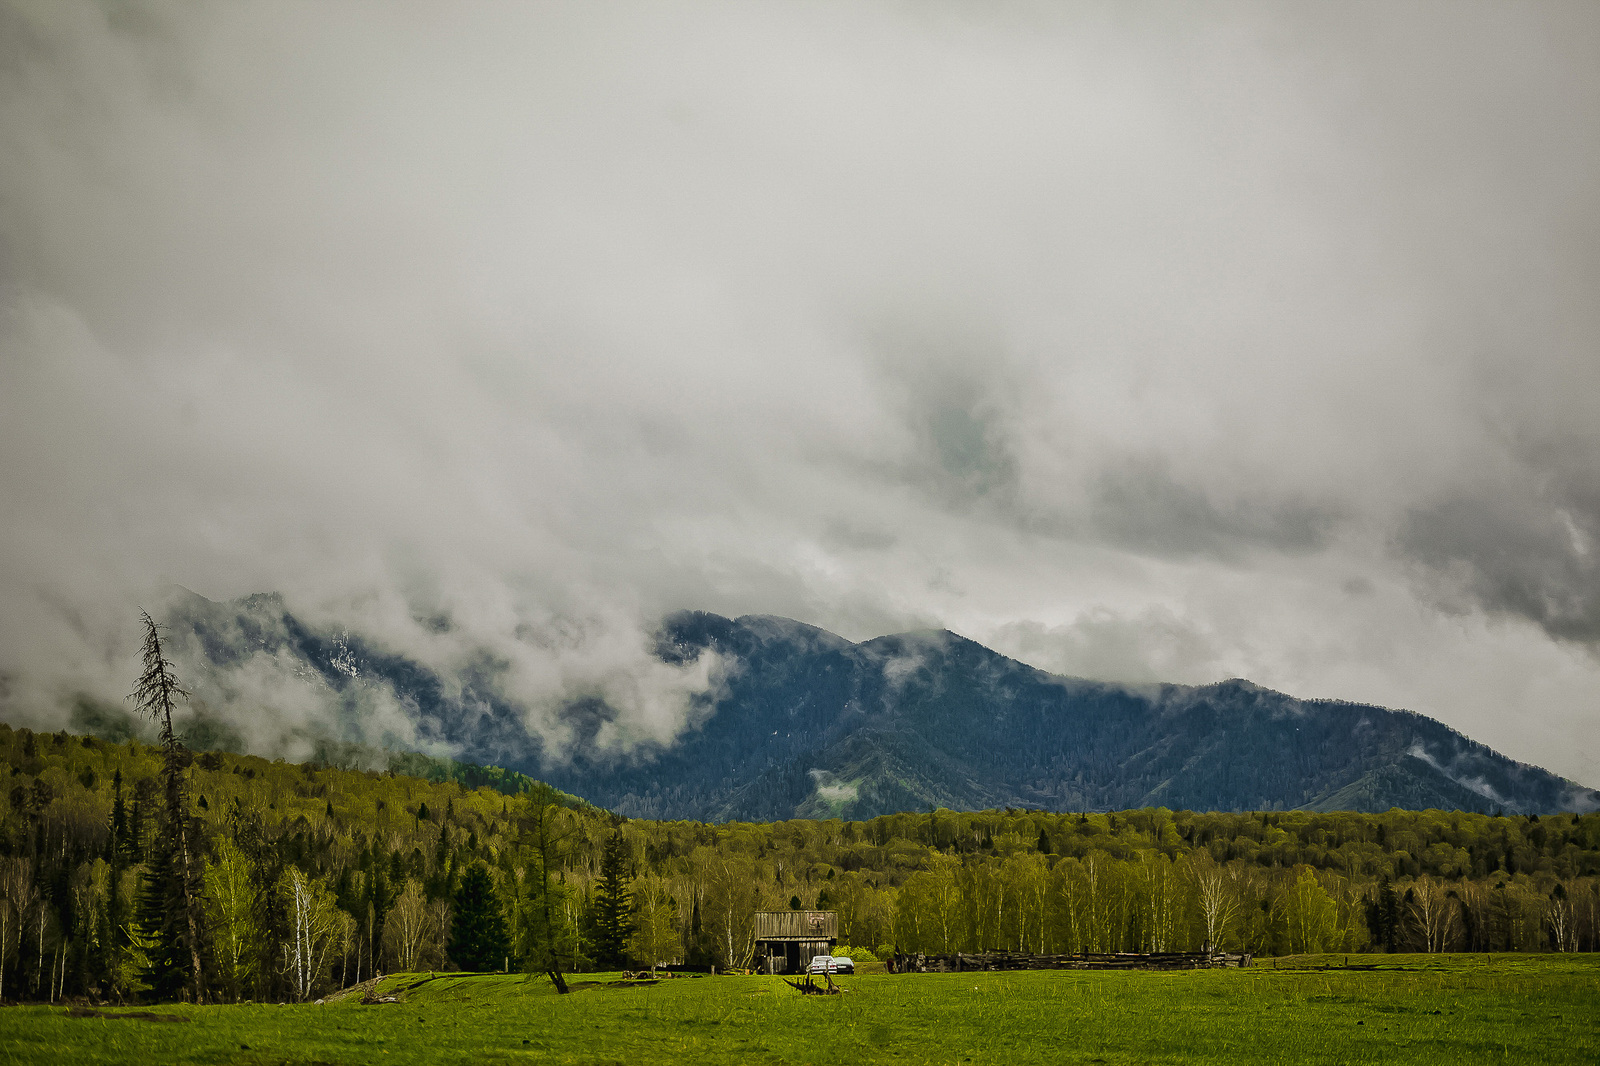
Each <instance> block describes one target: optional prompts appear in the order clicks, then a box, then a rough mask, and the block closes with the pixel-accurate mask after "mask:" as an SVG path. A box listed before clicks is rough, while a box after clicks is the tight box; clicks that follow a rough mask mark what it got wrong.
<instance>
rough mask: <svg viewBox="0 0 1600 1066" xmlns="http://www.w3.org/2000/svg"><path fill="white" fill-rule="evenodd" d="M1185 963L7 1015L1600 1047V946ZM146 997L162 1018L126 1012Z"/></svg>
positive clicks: (1116, 1044)
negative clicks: (1579, 950) (807, 983)
mask: <svg viewBox="0 0 1600 1066" xmlns="http://www.w3.org/2000/svg"><path fill="white" fill-rule="evenodd" d="M1344 963H1345V957H1344V956H1302V957H1298V958H1292V959H1279V960H1276V962H1274V960H1271V959H1268V960H1262V961H1259V962H1258V963H1257V965H1256V966H1254V967H1252V968H1250V969H1246V970H1215V971H1187V972H1179V973H1126V972H1121V973H1110V972H1062V971H1045V972H1025V973H980V974H908V975H901V976H890V975H886V974H863V975H860V976H856V977H848V978H842V979H840V984H841V985H843V986H844V987H845V988H846V989H847V991H846V993H845V994H844V995H840V996H834V997H818V996H801V995H799V994H797V993H795V992H793V991H791V990H790V989H789V987H788V986H787V985H785V984H784V983H783V982H782V981H781V980H780V979H778V978H775V977H702V978H685V977H675V978H672V979H670V980H662V981H659V982H657V983H654V984H624V983H621V982H619V981H618V975H616V974H605V975H578V976H577V977H575V978H574V982H575V990H574V992H573V993H572V994H571V995H568V996H564V997H563V996H557V995H556V994H555V993H554V991H553V989H551V987H550V985H549V983H548V982H547V981H545V980H543V979H540V980H537V981H532V982H530V981H528V980H527V979H526V978H523V977H521V976H518V975H510V976H506V975H499V974H486V975H445V976H436V977H433V978H431V979H429V978H428V975H425V974H423V975H416V974H402V975H398V976H393V977H389V978H387V979H385V981H384V982H383V986H382V988H381V990H380V994H390V993H393V994H398V995H399V997H400V1000H401V1001H400V1002H398V1003H391V1004H376V1005H363V1004H361V1003H360V1001H359V998H358V997H356V996H349V997H346V998H345V999H343V1000H340V1001H337V1002H330V1003H328V1004H327V1005H326V1006H316V1005H312V1004H305V1005H293V1006H273V1005H241V1006H207V1007H199V1008H196V1007H188V1006H182V1005H176V1006H158V1007H153V1008H126V1009H110V1010H108V1011H106V1012H104V1013H103V1014H99V1015H94V1016H89V1017H72V1016H70V1015H69V1013H68V1011H67V1009H64V1008H61V1007H42V1006H33V1007H11V1008H6V1009H3V1010H0V1062H3V1063H12V1062H16V1063H50V1064H52V1066H57V1064H59V1063H61V1062H62V1061H70V1062H72V1063H73V1064H74V1066H87V1064H90V1063H141V1064H151V1063H163V1064H167V1063H173V1064H176V1063H397V1064H398V1063H438V1062H468V1061H471V1062H549V1063H628V1064H648V1063H673V1064H684V1066H687V1064H699V1063H708V1062H749V1063H774V1062H776V1063H784V1062H787V1063H830V1064H839V1063H843V1064H854V1063H921V1062H930V1063H966V1062H974V1063H994V1062H1029V1061H1037V1062H1064V1063H1079V1062H1082V1063H1143V1062H1150V1061H1155V1062H1179V1061H1181V1062H1188V1063H1219V1064H1220V1063H1228V1064H1230V1066H1237V1064H1239V1063H1285V1064H1287V1063H1295V1064H1301V1063H1329V1064H1333V1063H1349V1062H1396V1063H1402V1062H1403V1063H1424V1064H1425V1063H1439V1064H1445V1063H1449V1064H1451V1066H1456V1064H1459V1063H1462V1062H1472V1063H1498V1062H1513V1063H1516V1062H1538V1063H1540V1064H1541V1066H1559V1064H1563V1063H1582V1064H1585V1066H1593V1064H1594V1063H1595V1062H1596V1061H1600V956H1595V955H1543V956H1529V955H1493V956H1485V955H1443V956H1441V955H1352V956H1349V963H1350V964H1351V965H1352V966H1358V967H1364V966H1371V967H1375V968H1374V969H1344V968H1343V966H1344ZM140 1011H145V1012H149V1013H152V1014H154V1015H157V1016H158V1017H157V1018H154V1019H152V1018H118V1017H112V1016H113V1015H118V1014H132V1013H136V1012H140Z"/></svg>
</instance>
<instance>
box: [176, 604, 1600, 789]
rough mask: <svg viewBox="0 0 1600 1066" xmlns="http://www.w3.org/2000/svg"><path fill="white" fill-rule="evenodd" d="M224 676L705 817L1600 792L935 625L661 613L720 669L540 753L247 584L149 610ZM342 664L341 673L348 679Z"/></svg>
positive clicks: (463, 699)
mask: <svg viewBox="0 0 1600 1066" xmlns="http://www.w3.org/2000/svg"><path fill="white" fill-rule="evenodd" d="M168 621H169V624H171V625H172V626H173V627H174V631H175V633H176V632H178V631H180V630H181V631H182V632H183V633H184V634H185V635H186V637H187V638H189V639H188V640H187V641H186V644H187V646H188V647H189V649H190V650H191V653H194V654H199V655H201V656H202V657H203V658H204V660H205V662H206V664H207V665H206V666H205V667H203V668H204V669H214V670H218V671H220V672H221V674H222V675H223V676H226V672H227V671H228V670H229V669H232V668H234V667H237V666H238V665H239V664H241V663H244V662H246V661H247V660H248V659H249V657H250V656H252V655H256V654H269V655H273V656H277V657H278V658H279V660H280V661H291V662H294V663H295V664H297V665H296V667H295V668H296V669H297V670H299V669H301V664H303V669H304V670H305V671H306V672H307V674H308V675H314V677H313V678H312V680H313V681H314V682H315V683H317V684H320V685H324V686H326V687H327V688H328V689H329V690H330V691H331V692H332V693H334V694H336V696H337V698H336V699H335V700H334V701H333V706H334V710H333V713H332V716H331V721H330V723H329V727H330V728H334V729H337V728H338V727H339V724H340V722H341V721H347V720H353V718H352V716H359V715H360V714H361V713H362V709H361V708H362V699H364V698H367V697H366V696H363V691H365V690H363V689H362V687H361V686H363V685H366V686H374V685H378V686H388V688H389V689H391V690H392V691H393V693H394V695H395V697H396V699H397V700H398V702H399V703H400V704H402V705H403V706H405V707H406V708H408V713H410V714H411V716H412V729H413V736H412V737H411V741H412V743H413V744H424V745H428V746H432V747H433V748H434V749H435V750H441V749H447V748H448V749H451V750H454V751H455V752H456V754H457V755H458V757H459V758H461V759H464V760H469V761H472V762H475V763H480V764H484V765H503V766H506V767H507V768H509V769H512V770H516V771H520V772H524V773H528V774H530V775H532V776H536V777H539V778H541V779H544V780H548V781H550V782H551V783H552V784H554V785H556V786H557V787H559V788H561V789H563V790H565V791H567V792H570V793H573V794H575V795H579V796H583V797H584V798H586V799H588V800H589V801H591V802H593V803H596V804H598V805H600V806H603V807H607V808H609V809H612V810H615V811H617V812H618V813H621V814H625V815H629V816H637V817H650V818H693V819H702V820H711V821H726V820H762V821H770V820H776V819H781V818H790V817H822V816H828V817H849V818H855V819H861V818H868V817H872V816H874V815H877V814H884V813H893V812H895V811H901V810H916V811H926V810H932V809H935V808H936V807H949V808H952V809H982V808H989V807H1008V806H1010V807H1028V808H1036V809H1046V810H1072V811H1082V810H1109V809H1124V808H1133V807H1144V806H1166V807H1172V808H1179V807H1184V808H1189V809H1195V810H1211V809H1215V810H1284V809H1293V808H1306V809H1312V810H1331V809H1352V810H1367V811H1371V810H1387V809H1388V808H1389V807H1392V806H1404V807H1411V808H1416V807H1441V808H1451V809H1466V810H1483V811H1493V810H1503V811H1506V812H1508V813H1546V812H1550V811H1559V810H1575V811H1588V810H1595V809H1600V793H1597V792H1596V791H1595V790H1593V789H1588V788H1585V787H1584V786H1581V785H1577V784H1575V783H1573V782H1570V781H1567V780H1565V779H1563V778H1560V777H1558V776H1557V775H1555V774H1552V773H1550V772H1549V771H1546V770H1543V769H1541V768H1539V767H1536V766H1531V765H1528V764H1525V763H1519V762H1516V761H1515V760H1512V759H1509V758H1507V757H1506V756H1504V755H1501V754H1500V753H1498V752H1495V751H1493V750H1491V749H1489V748H1487V747H1486V746H1484V745H1482V744H1479V743H1477V742H1476V741H1473V740H1471V739H1470V738H1468V737H1465V736H1463V735H1462V734H1460V733H1458V732H1457V731H1455V730H1453V729H1451V728H1450V727H1448V726H1446V725H1444V724H1442V723H1440V722H1437V721H1435V720H1433V719H1431V718H1427V717H1425V716H1423V715H1419V714H1415V713H1413V712H1410V711H1403V710H1392V709H1389V708H1383V707H1376V706H1371V705H1366V704H1358V703H1351V702H1348V701H1342V700H1303V699H1296V698H1294V697H1291V696H1288V695H1285V694H1283V693H1280V692H1275V691H1273V690H1271V689H1267V688H1263V687H1262V686H1259V685H1256V684H1254V683H1252V682H1250V681H1248V680H1245V679H1242V678H1233V679H1228V680H1225V681H1219V682H1215V683H1213V684H1209V685H1200V686H1189V685H1176V684H1171V683H1154V684H1143V685H1120V684H1114V683H1110V682H1101V681H1093V680H1089V679H1085V678H1076V677H1067V676H1062V675H1055V674H1050V673H1047V672H1045V671H1043V670H1039V669H1037V668H1036V667H1033V666H1029V665H1028V664H1025V663H1022V662H1018V661H1017V660H1014V659H1010V658H1008V657H1006V656H1004V655H1002V654H1000V653H998V652H995V651H993V650H992V649H989V648H987V647H985V646H983V645H982V644H979V643H977V642H976V641H973V640H970V639H969V638H966V637H963V636H960V635H959V634H955V633H951V632H949V631H946V630H921V631H913V632H909V633H897V634H886V635H884V636H879V637H874V638H872V639H870V640H865V641H861V642H852V641H849V640H847V639H845V638H844V637H841V636H838V635H837V634H834V633H830V632H828V631H827V630H825V629H821V628H819V627H816V626H811V625H808V624H807V623H804V622H799V621H796V620H794V619H788V618H782V617H779V616H773V615H746V616H741V617H739V618H726V617H723V616H721V615H715V614H710V613H706V612H698V611H680V612H676V613H673V614H671V615H668V616H667V617H666V618H664V619H663V620H662V621H661V623H660V626H659V628H658V630H657V632H656V637H655V646H654V652H655V654H656V656H657V657H658V658H660V659H661V660H662V661H664V662H667V663H687V662H691V661H694V660H696V659H697V658H699V657H700V656H701V655H704V654H706V653H707V652H715V653H716V654H717V656H718V657H719V660H720V661H721V662H722V663H723V664H724V668H723V670H722V673H721V676H720V684H719V685H718V686H717V687H716V688H715V689H714V690H713V691H712V692H710V693H707V694H705V695H704V696H702V697H700V699H701V701H702V705H701V706H700V707H699V708H698V709H697V712H696V714H695V715H694V716H693V718H692V724H691V725H690V726H689V727H688V728H686V729H685V730H684V731H683V732H682V733H680V734H679V735H678V737H677V738H676V740H675V741H674V742H673V743H671V744H669V745H663V746H654V745H645V746H642V747H640V748H638V749H635V750H634V751H632V752H630V753H627V754H624V755H619V754H616V753H610V752H607V751H604V750H601V749H599V748H597V747H595V746H594V745H592V744H589V743H587V741H586V740H585V739H584V738H586V737H592V736H594V735H595V732H596V731H597V730H598V728H599V726H600V725H601V724H603V723H604V722H605V721H606V720H607V713H608V711H607V709H606V708H605V707H604V706H603V705H599V704H597V703H596V701H594V700H587V701H584V700H578V701H573V702H572V703H571V704H569V705H567V706H565V707H563V708H561V710H560V713H561V716H562V720H563V722H565V723H567V724H568V725H570V726H571V727H572V730H573V733H574V735H575V736H576V737H577V738H578V740H577V742H576V744H575V746H574V748H573V750H572V751H571V752H570V754H569V755H568V757H566V758H563V759H555V758H551V757H550V756H549V754H548V753H547V752H546V751H545V750H544V748H543V745H542V744H541V742H540V741H539V740H538V739H537V738H536V737H529V736H528V734H527V733H526V732H525V730H524V729H523V727H522V717H521V715H520V713H519V708H518V707H517V706H516V705H514V704H512V703H510V702H509V701H508V700H507V699H506V698H505V697H504V696H503V695H501V694H500V693H499V692H498V691H497V689H496V686H495V685H494V683H493V678H492V676H489V675H488V674H487V673H485V674H481V675H476V674H474V673H473V672H472V671H470V670H468V671H465V672H463V674H462V675H460V676H457V677H454V678H452V679H451V680H450V684H446V683H445V680H444V679H442V678H440V677H439V676H438V675H436V674H435V673H434V672H433V671H431V670H429V669H428V668H427V667H425V666H423V665H421V664H419V663H416V662H414V661H412V660H409V659H406V658H405V657H403V656H399V655H395V654H393V653H388V652H385V651H384V650H383V649H381V648H380V647H378V646H375V645H372V644H369V643H368V642H366V641H363V640H362V639H361V638H360V637H359V636H355V635H350V634H343V633H341V634H339V635H337V636H335V635H333V634H327V633H319V632H318V631H316V630H315V629H313V628H312V627H308V626H306V625H304V624H302V623H301V622H299V621H298V620H297V619H295V618H294V616H293V615H292V614H290V613H289V611H288V610H287V608H285V607H284V605H283V603H282V600H281V599H278V598H274V597H270V596H265V595H257V596H254V597H247V598H245V599H244V600H240V601H234V602H233V603H231V604H217V603H213V602H212V601H209V600H203V599H202V598H201V597H198V596H194V597H193V599H192V600H188V599H186V600H183V601H180V602H178V603H177V604H175V606H174V608H173V610H172V611H171V612H170V613H169V617H168ZM357 674H359V675H360V678H361V680H360V681H359V682H357V681H356V680H355V677H356V675H357Z"/></svg>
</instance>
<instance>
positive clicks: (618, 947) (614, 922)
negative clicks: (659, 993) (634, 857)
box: [593, 826, 634, 970]
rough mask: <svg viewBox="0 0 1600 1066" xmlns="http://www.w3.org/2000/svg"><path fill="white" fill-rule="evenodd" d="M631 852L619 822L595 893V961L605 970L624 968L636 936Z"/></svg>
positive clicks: (608, 848)
mask: <svg viewBox="0 0 1600 1066" xmlns="http://www.w3.org/2000/svg"><path fill="white" fill-rule="evenodd" d="M627 852H628V846H627V844H626V843H625V842H624V841H623V839H622V827H621V826H616V827H614V828H613V829H612V831H611V839H610V840H607V841H606V849H605V852H604V853H603V854H602V855H601V858H600V884H599V885H598V886H597V888H596V890H595V896H594V910H593V922H594V934H593V936H594V961H595V964H596V965H597V966H599V967H600V968H601V969H602V970H617V969H621V968H622V966H623V964H624V963H626V962H627V952H628V940H629V938H631V937H632V936H633V926H634V923H633V891H632V888H631V886H632V884H633V878H631V877H629V876H628V875H627V869H626V865H627V857H628V854H627Z"/></svg>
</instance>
